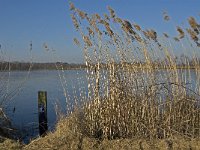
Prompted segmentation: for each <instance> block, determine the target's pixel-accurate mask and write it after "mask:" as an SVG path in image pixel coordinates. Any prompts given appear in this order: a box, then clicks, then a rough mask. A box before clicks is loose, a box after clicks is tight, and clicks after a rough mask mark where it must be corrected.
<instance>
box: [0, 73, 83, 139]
mask: <svg viewBox="0 0 200 150" xmlns="http://www.w3.org/2000/svg"><path fill="white" fill-rule="evenodd" d="M63 75H64V77H65V78H64V79H63V78H60V77H63ZM85 75H86V74H85V71H83V70H67V71H65V72H64V73H61V76H59V72H58V71H44V70H43V71H31V72H30V74H29V75H28V73H27V72H26V71H24V72H23V71H22V72H11V73H10V74H9V73H8V72H0V76H1V84H3V83H6V84H5V85H6V87H7V88H6V90H7V92H8V93H10V92H11V91H13V90H15V89H20V88H19V87H22V88H21V89H20V91H19V92H17V94H16V95H15V96H14V97H13V99H12V100H11V101H8V103H6V113H7V114H8V116H9V118H10V119H11V120H12V123H13V125H14V126H16V127H17V128H21V129H24V130H25V131H24V133H27V137H34V136H37V135H38V112H37V110H38V103H37V99H38V97H37V96H38V91H40V90H44V91H47V101H48V105H47V111H48V112H47V114H48V125H49V129H53V128H54V125H55V123H56V120H57V118H56V113H55V103H56V102H59V103H60V105H61V106H62V110H63V112H65V108H66V107H65V106H66V98H65V96H64V92H63V86H62V84H61V82H62V83H64V86H65V87H67V92H68V95H70V96H71V98H72V97H73V96H74V95H79V92H78V90H77V88H78V87H77V86H79V85H80V84H84V85H86V84H85V83H84V82H85V81H86V78H85ZM26 78H27V79H26ZM8 79H9V80H8ZM3 80H4V81H3ZM21 84H22V86H21ZM5 92H6V91H4V93H5ZM1 94H2V93H1ZM14 109H15V111H14Z"/></svg>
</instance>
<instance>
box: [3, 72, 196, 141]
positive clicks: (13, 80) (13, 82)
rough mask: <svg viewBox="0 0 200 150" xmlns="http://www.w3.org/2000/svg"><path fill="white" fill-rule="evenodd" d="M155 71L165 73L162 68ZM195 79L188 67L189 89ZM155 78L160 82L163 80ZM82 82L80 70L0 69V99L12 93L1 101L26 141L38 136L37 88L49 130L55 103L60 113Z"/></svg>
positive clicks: (84, 86) (81, 89) (84, 88)
mask: <svg viewBox="0 0 200 150" xmlns="http://www.w3.org/2000/svg"><path fill="white" fill-rule="evenodd" d="M158 72H159V74H162V73H163V74H165V71H163V70H162V71H158ZM179 74H180V75H183V77H184V74H185V76H187V72H185V71H181V72H179ZM196 78H197V77H196V75H195V72H194V70H191V81H190V82H191V83H190V84H188V87H189V88H192V89H195V88H196V87H195V85H199V83H196ZM158 80H161V82H162V81H163V79H158ZM86 81H87V80H86V71H84V70H65V71H57V70H40V71H31V72H30V73H28V72H27V71H13V72H10V73H9V72H0V82H1V87H0V94H1V100H2V98H3V96H2V95H3V93H12V92H13V93H14V94H13V96H14V97H12V95H11V97H12V99H11V100H10V101H7V102H6V103H4V106H5V108H6V110H5V111H6V113H7V115H8V117H9V118H10V119H11V121H12V124H13V125H14V126H15V127H17V128H19V129H22V130H23V131H24V139H25V140H26V141H27V140H28V139H29V138H33V137H35V136H38V91H41V90H42V91H47V101H48V105H47V107H48V108H47V114H48V126H49V129H50V130H53V129H54V126H55V124H56V121H57V117H56V112H55V104H56V103H59V105H60V106H61V108H62V111H63V113H66V105H72V103H73V102H74V96H75V97H77V99H78V97H79V96H80V95H87V83H86ZM2 87H4V88H3V89H4V90H3V91H1V89H2ZM16 89H17V90H16ZM81 92H83V93H81ZM15 93H16V94H15ZM66 97H67V98H68V102H67V103H66ZM70 100H71V101H70Z"/></svg>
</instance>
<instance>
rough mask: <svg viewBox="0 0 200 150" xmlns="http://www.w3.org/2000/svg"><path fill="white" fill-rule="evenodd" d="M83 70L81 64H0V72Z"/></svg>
mask: <svg viewBox="0 0 200 150" xmlns="http://www.w3.org/2000/svg"><path fill="white" fill-rule="evenodd" d="M82 68H85V65H83V64H69V63H61V62H56V63H26V62H0V71H8V70H11V71H12V70H20V71H25V70H29V69H31V70H57V69H60V70H61V69H64V70H69V69H82Z"/></svg>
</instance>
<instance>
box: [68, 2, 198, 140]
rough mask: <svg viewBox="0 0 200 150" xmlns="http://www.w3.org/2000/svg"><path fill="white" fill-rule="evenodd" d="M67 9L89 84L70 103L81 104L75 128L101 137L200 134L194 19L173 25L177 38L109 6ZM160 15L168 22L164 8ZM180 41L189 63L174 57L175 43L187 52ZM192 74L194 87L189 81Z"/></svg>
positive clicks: (195, 27) (196, 32)
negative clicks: (98, 11) (184, 26)
mask: <svg viewBox="0 0 200 150" xmlns="http://www.w3.org/2000/svg"><path fill="white" fill-rule="evenodd" d="M70 9H71V11H72V14H71V17H72V21H73V24H74V27H75V29H76V30H77V31H78V32H79V33H80V38H81V39H82V40H81V41H79V40H78V39H77V38H74V42H75V43H76V44H77V45H78V46H79V47H80V48H81V49H83V53H84V56H85V64H86V67H87V69H86V70H87V82H88V93H87V94H85V95H81V99H79V102H76V103H75V104H77V103H79V104H80V103H81V104H82V105H81V106H82V107H80V108H78V109H79V111H80V114H79V115H80V116H81V117H77V119H80V121H81V126H77V130H81V131H82V133H83V134H84V135H87V136H89V137H96V138H100V139H101V138H103V139H107V138H108V139H116V138H133V137H138V138H142V137H143V138H168V137H172V136H174V135H176V136H183V137H189V138H195V137H199V136H200V100H199V98H200V97H199V94H200V90H199V87H200V86H199V83H200V68H199V61H198V57H197V54H198V52H197V51H195V50H197V49H198V47H199V46H200V45H199V42H200V41H199V30H200V25H199V24H198V23H197V21H196V20H195V18H193V17H190V18H189V19H188V22H189V27H188V28H187V29H182V28H181V27H180V26H177V32H178V35H177V37H174V38H170V37H169V35H168V34H167V33H163V35H158V34H157V32H156V31H155V30H153V29H148V30H144V29H142V27H140V26H139V25H138V24H136V23H131V22H130V21H128V20H124V19H122V18H119V17H118V16H117V15H116V13H115V11H114V10H113V9H112V8H110V7H108V10H109V14H104V16H100V15H99V14H92V15H88V14H87V13H85V12H83V11H81V10H79V9H77V8H75V6H74V5H73V4H72V3H71V4H70ZM163 17H164V20H165V21H170V17H169V16H168V15H167V13H166V12H164V13H163ZM184 40H186V41H187V43H189V44H188V45H189V46H190V49H191V53H192V63H191V62H189V58H187V57H183V58H181V60H179V61H177V59H176V57H175V54H174V51H175V50H176V49H177V47H178V46H180V47H181V49H182V51H183V53H185V52H187V51H186V48H185V47H184V46H185V45H184ZM177 45H178V46H177ZM188 45H187V46H188ZM180 47H179V48H180ZM173 50H174V51H173ZM180 64H181V65H180ZM191 66H192V68H193V70H191ZM192 75H195V81H196V82H195V84H196V85H195V86H194V87H193V85H191V84H189V83H191V82H192ZM77 101H78V100H77ZM74 107H75V108H76V107H77V106H74Z"/></svg>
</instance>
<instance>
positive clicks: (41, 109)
mask: <svg viewBox="0 0 200 150" xmlns="http://www.w3.org/2000/svg"><path fill="white" fill-rule="evenodd" d="M38 117H39V133H40V136H44V135H46V132H47V130H48V125H47V92H46V91H39V92H38Z"/></svg>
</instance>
